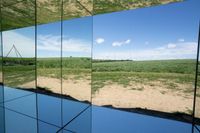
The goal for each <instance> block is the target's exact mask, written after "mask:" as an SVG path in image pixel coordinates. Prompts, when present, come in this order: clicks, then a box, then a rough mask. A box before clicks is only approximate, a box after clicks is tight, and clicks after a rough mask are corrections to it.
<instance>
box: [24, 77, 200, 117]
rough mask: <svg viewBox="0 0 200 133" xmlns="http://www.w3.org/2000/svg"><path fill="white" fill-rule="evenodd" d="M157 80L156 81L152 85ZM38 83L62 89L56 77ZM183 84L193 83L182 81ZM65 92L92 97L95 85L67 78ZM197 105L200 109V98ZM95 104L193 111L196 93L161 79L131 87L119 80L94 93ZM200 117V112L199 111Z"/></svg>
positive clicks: (81, 99) (135, 84) (55, 90)
mask: <svg viewBox="0 0 200 133" xmlns="http://www.w3.org/2000/svg"><path fill="white" fill-rule="evenodd" d="M33 83H34V82H30V83H26V84H24V85H23V86H26V87H27V86H32V84H33ZM152 84H153V85H152ZM38 86H39V87H43V88H48V89H49V90H51V91H52V92H54V93H61V81H60V79H56V78H48V77H38ZM178 86H179V88H184V87H185V88H184V89H186V88H189V87H191V86H188V85H184V84H178ZM63 93H64V94H66V95H70V96H71V97H73V98H75V99H77V100H80V101H85V100H88V101H90V97H91V85H90V80H83V79H79V80H73V79H68V80H63ZM197 101H198V103H197V104H196V109H197V110H199V109H200V103H199V102H200V98H199V97H198V98H197ZM92 103H93V104H94V105H99V106H102V105H112V106H114V107H119V108H137V107H140V108H147V109H152V110H159V111H163V112H185V113H191V111H192V108H193V93H186V92H184V91H181V90H173V89H167V88H166V86H164V85H163V84H161V82H157V81H156V82H151V84H141V83H132V85H130V86H128V87H124V86H123V85H119V84H112V83H109V84H107V85H105V86H104V87H103V88H101V89H99V91H97V92H96V93H95V94H93V95H92ZM196 116H198V117H200V112H196Z"/></svg>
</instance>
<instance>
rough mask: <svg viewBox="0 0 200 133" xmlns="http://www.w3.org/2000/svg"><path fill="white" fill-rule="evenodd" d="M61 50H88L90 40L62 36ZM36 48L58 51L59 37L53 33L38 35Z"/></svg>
mask: <svg viewBox="0 0 200 133" xmlns="http://www.w3.org/2000/svg"><path fill="white" fill-rule="evenodd" d="M62 48H63V49H62V50H63V52H88V53H89V52H90V51H91V42H88V41H86V40H82V39H76V38H67V37H63V47H62ZM38 50H46V51H60V50H61V38H60V36H53V35H39V36H38Z"/></svg>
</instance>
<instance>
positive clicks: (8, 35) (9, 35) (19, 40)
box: [3, 31, 35, 57]
mask: <svg viewBox="0 0 200 133" xmlns="http://www.w3.org/2000/svg"><path fill="white" fill-rule="evenodd" d="M34 39H35V37H34V34H33V36H32V38H30V37H27V36H24V35H22V34H19V33H18V32H16V31H5V32H3V47H4V52H3V54H4V55H3V56H7V54H8V52H9V51H10V49H11V48H12V46H13V45H15V47H16V49H17V50H18V51H19V53H20V54H21V56H22V57H34V56H35V40H34ZM9 57H16V54H15V51H13V50H12V51H11V52H10V54H9Z"/></svg>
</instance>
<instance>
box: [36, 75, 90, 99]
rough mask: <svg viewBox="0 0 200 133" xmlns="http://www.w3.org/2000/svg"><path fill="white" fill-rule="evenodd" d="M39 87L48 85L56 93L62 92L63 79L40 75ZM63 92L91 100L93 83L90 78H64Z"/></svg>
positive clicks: (77, 97)
mask: <svg viewBox="0 0 200 133" xmlns="http://www.w3.org/2000/svg"><path fill="white" fill-rule="evenodd" d="M37 83H38V86H39V87H46V88H49V90H51V91H53V92H54V93H59V94H60V93H61V80H60V79H56V78H48V77H38V79H37ZM62 85H63V94H65V95H69V96H71V97H73V98H75V99H77V100H80V101H85V100H87V101H90V99H91V85H90V80H83V79H80V80H75V81H74V80H73V79H68V80H63V84H62Z"/></svg>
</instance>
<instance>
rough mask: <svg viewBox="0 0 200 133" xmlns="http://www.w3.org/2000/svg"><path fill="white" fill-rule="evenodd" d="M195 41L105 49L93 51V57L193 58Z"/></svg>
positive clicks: (195, 47) (195, 46)
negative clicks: (142, 47)
mask: <svg viewBox="0 0 200 133" xmlns="http://www.w3.org/2000/svg"><path fill="white" fill-rule="evenodd" d="M196 53H197V42H180V41H178V42H175V43H168V44H165V45H163V46H159V47H156V48H149V49H134V47H133V49H132V50H125V51H122V52H115V51H107V52H100V53H94V54H93V58H94V59H115V60H125V59H129V60H164V59H195V58H196Z"/></svg>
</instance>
